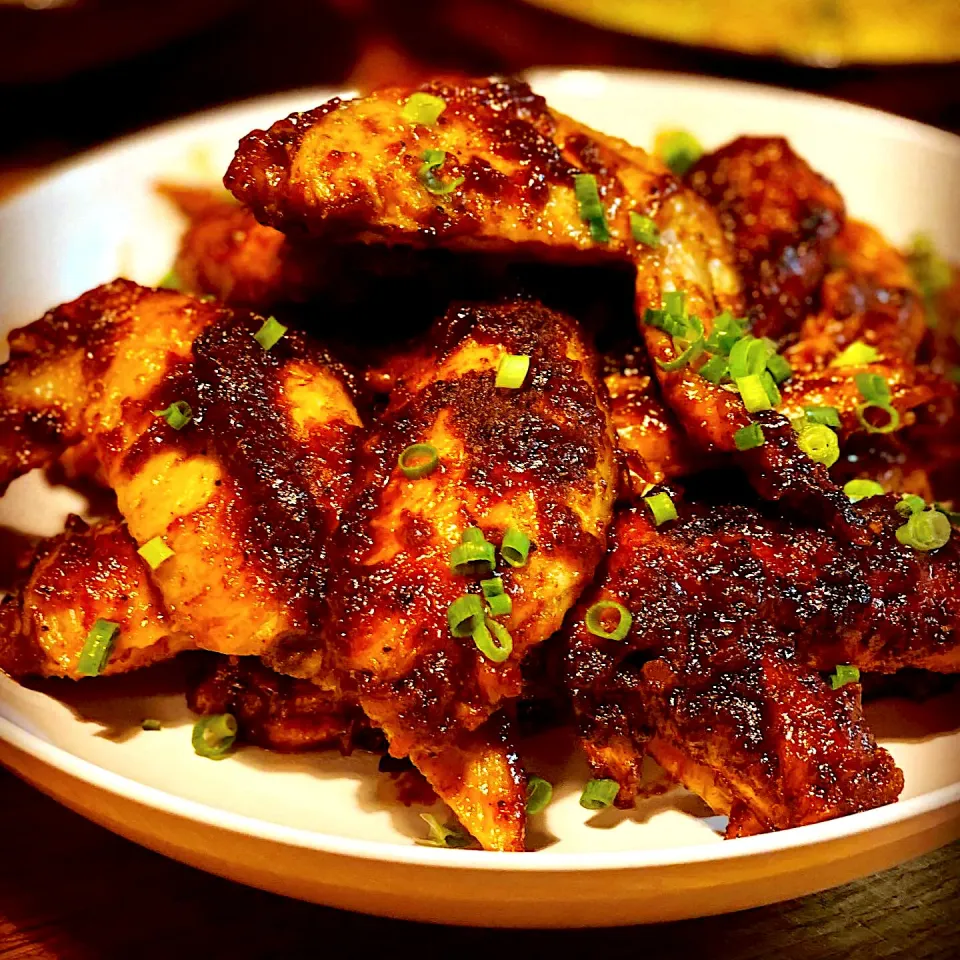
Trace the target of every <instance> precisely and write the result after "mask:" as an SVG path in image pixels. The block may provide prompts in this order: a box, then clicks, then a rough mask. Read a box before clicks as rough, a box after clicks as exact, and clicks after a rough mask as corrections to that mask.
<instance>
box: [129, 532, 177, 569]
mask: <svg viewBox="0 0 960 960" xmlns="http://www.w3.org/2000/svg"><path fill="white" fill-rule="evenodd" d="M137 553H139V554H140V556H141V557H143V559H144V560H146V561H147V566H148V567H150V569H151V570H156V569H157V567H159V566H160V564H161V563H163V561H164V560H169V559H170V558H171V557H172V556H173V551H172V550H171V549H170V548H169V547H168V546H167V545H166V544H165V543H164V542H163V537H154V538H153V539H152V540H148V541H147V542H146V543H145V544H144V545H143V546H142V547H140V549H139V550H137Z"/></svg>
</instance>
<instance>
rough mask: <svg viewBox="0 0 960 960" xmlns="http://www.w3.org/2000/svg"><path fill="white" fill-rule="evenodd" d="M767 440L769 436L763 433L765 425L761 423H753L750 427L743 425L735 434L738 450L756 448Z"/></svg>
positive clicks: (735, 443)
mask: <svg viewBox="0 0 960 960" xmlns="http://www.w3.org/2000/svg"><path fill="white" fill-rule="evenodd" d="M766 442H767V438H766V437H765V436H764V435H763V427H761V426H760V424H759V423H751V424H750V426H749V427H741V428H740V429H739V430H738V431H737V432H736V433H735V434H734V435H733V443H734V446H736V448H737V449H738V450H740V451H741V452H742V451H745V450H755V449H756V448H757V447H762V446H763V445H764V444H765V443H766Z"/></svg>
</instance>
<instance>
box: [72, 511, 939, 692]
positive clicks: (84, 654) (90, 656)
mask: <svg viewBox="0 0 960 960" xmlns="http://www.w3.org/2000/svg"><path fill="white" fill-rule="evenodd" d="M948 526H949V524H948ZM119 630H120V624H119V623H114V622H113V621H112V620H97V622H96V623H94V625H93V628H92V629H91V630H90V632H89V633H88V634H87V638H86V640H84V641H83V649H82V650H81V651H80V657H79V659H78V660H77V673H79V674H80V676H81V677H98V676H99V675H100V674H101V673H103V670H104V667H106V665H107V661H108V660H109V659H110V651H111V650H112V649H113V641H114V639H115V638H116V636H117V633H118V632H119Z"/></svg>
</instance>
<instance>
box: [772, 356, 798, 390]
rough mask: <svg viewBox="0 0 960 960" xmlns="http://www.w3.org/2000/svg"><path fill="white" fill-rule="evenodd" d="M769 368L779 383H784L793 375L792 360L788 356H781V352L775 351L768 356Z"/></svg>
mask: <svg viewBox="0 0 960 960" xmlns="http://www.w3.org/2000/svg"><path fill="white" fill-rule="evenodd" d="M767 370H769V371H770V376H771V377H773V379H774V380H775V381H776V382H777V383H784V382H785V381H787V380H789V379H790V378H791V377H792V376H793V367H791V366H790V361H789V360H787V358H786V357H781V356H780V354H779V353H773V354H771V355H770V356H769V357H767Z"/></svg>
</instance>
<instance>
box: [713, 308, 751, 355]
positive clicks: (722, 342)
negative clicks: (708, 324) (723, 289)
mask: <svg viewBox="0 0 960 960" xmlns="http://www.w3.org/2000/svg"><path fill="white" fill-rule="evenodd" d="M746 329H747V324H746V321H745V320H738V319H737V318H736V317H734V316H733V315H732V314H731V313H730V311H729V310H724V311H723V313H721V314H719V315H718V316H716V317H714V318H713V328H712V329H711V331H710V336H708V337H707V342H706V348H707V351H708V352H709V353H713V354H720V355H722V356H724V357H727V356H729V355H730V351H731V350H732V349H733V348H734V346H735V344H736V343H737V342H738V341H739V340H741V339H743V337H744V335H745V332H746Z"/></svg>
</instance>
